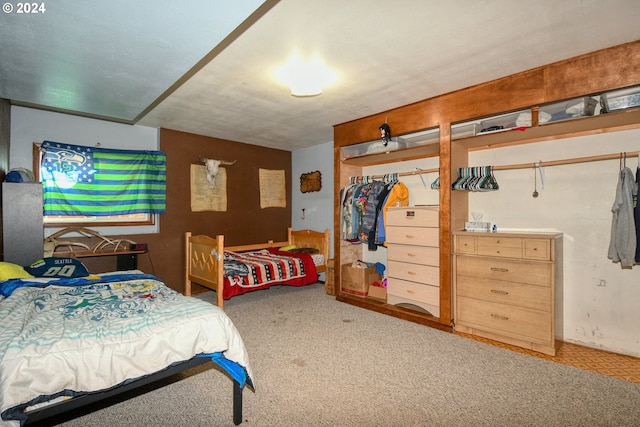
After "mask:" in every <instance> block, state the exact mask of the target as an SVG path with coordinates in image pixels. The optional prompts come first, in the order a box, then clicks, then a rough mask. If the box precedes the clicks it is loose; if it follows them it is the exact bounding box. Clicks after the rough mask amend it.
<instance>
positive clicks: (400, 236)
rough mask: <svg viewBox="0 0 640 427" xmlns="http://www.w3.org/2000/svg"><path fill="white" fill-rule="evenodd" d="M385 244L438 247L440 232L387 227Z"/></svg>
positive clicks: (414, 228)
mask: <svg viewBox="0 0 640 427" xmlns="http://www.w3.org/2000/svg"><path fill="white" fill-rule="evenodd" d="M386 234H387V244H389V243H398V244H401V245H416V246H433V247H439V246H440V232H439V229H438V228H422V227H398V226H387V228H386Z"/></svg>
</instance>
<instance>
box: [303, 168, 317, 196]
mask: <svg viewBox="0 0 640 427" xmlns="http://www.w3.org/2000/svg"><path fill="white" fill-rule="evenodd" d="M321 189H322V175H321V174H320V171H315V172H309V173H303V174H302V175H300V191H302V192H303V193H310V192H312V191H320V190H321Z"/></svg>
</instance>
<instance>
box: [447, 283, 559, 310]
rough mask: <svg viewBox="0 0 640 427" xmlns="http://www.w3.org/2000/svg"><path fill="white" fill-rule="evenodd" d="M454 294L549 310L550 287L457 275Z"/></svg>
mask: <svg viewBox="0 0 640 427" xmlns="http://www.w3.org/2000/svg"><path fill="white" fill-rule="evenodd" d="M456 295H457V296H459V297H468V298H477V299H481V300H485V301H490V302H496V303H500V304H510V305H514V306H518V307H524V308H530V309H533V310H540V311H546V312H551V287H549V286H536V285H525V284H522V283H514V282H504V281H502V280H491V279H482V278H478V277H470V276H463V275H459V276H458V277H457V282H456Z"/></svg>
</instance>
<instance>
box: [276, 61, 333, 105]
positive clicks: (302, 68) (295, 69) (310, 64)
mask: <svg viewBox="0 0 640 427" xmlns="http://www.w3.org/2000/svg"><path fill="white" fill-rule="evenodd" d="M276 78H277V79H278V80H279V81H280V82H282V83H284V84H286V85H287V86H289V88H290V90H291V95H293V96H297V97H309V96H317V95H320V94H321V93H322V90H323V89H324V88H325V87H326V86H328V85H330V84H331V83H333V82H334V81H335V79H336V74H335V73H334V72H333V71H332V70H330V69H329V68H327V66H326V65H324V63H323V62H322V61H321V60H320V59H319V58H314V59H312V60H310V61H304V60H303V59H302V58H300V57H299V56H294V57H293V58H291V60H290V61H289V62H288V63H287V64H285V65H283V66H282V67H280V68H278V69H277V70H276Z"/></svg>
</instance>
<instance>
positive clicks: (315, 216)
mask: <svg viewBox="0 0 640 427" xmlns="http://www.w3.org/2000/svg"><path fill="white" fill-rule="evenodd" d="M291 162H292V165H291V174H292V177H291V179H292V183H293V185H292V192H293V194H292V195H291V226H292V227H293V229H294V230H300V229H310V230H317V231H324V230H325V229H327V228H328V229H329V230H331V236H332V239H333V142H327V143H325V144H320V145H316V146H314V147H309V148H305V149H300V150H296V151H294V152H292V153H291ZM315 171H320V174H321V179H322V189H321V190H320V191H313V192H310V193H302V192H301V191H300V175H302V174H303V173H308V172H315ZM302 209H304V210H305V211H304V219H302ZM333 243H334V242H333V241H332V242H331V254H330V255H331V257H333Z"/></svg>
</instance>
